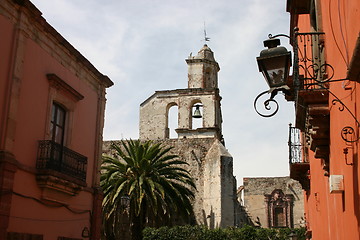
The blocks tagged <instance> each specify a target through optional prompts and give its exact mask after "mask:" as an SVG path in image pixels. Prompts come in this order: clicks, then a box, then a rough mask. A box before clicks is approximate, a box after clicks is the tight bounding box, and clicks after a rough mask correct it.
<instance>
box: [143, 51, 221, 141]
mask: <svg viewBox="0 0 360 240" xmlns="http://www.w3.org/2000/svg"><path fill="white" fill-rule="evenodd" d="M186 63H187V64H188V88H187V89H177V90H167V91H157V92H155V94H153V95H152V96H151V97H150V98H148V99H147V100H146V101H144V102H143V103H142V104H141V105H140V139H166V138H169V128H168V113H169V109H170V108H171V107H172V106H175V105H176V106H177V107H178V128H177V129H176V132H177V134H178V138H204V137H205V138H207V137H215V138H217V139H218V140H220V141H222V140H223V139H222V132H221V123H222V117H221V108H220V100H221V97H220V95H219V89H218V77H217V76H218V72H219V70H220V67H219V64H218V63H217V62H216V61H215V59H214V53H213V52H212V51H211V49H210V48H209V47H208V46H207V45H204V46H203V48H201V49H200V51H199V52H198V54H197V55H196V56H191V55H190V56H189V57H188V59H186ZM149 102H151V103H152V104H149ZM196 106H198V109H200V110H201V112H202V126H201V127H199V128H196V129H194V128H193V116H192V113H193V111H194V108H195V107H196Z"/></svg>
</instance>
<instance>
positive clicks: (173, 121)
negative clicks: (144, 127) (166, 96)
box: [165, 103, 179, 138]
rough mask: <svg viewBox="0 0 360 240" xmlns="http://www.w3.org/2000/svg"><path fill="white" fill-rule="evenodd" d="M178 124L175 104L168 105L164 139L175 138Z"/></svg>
mask: <svg viewBox="0 0 360 240" xmlns="http://www.w3.org/2000/svg"><path fill="white" fill-rule="evenodd" d="M178 126H179V122H178V106H177V105H176V104H175V103H172V104H169V106H168V110H167V126H166V134H165V136H166V138H177V137H178V135H177V132H176V131H175V129H177V128H178Z"/></svg>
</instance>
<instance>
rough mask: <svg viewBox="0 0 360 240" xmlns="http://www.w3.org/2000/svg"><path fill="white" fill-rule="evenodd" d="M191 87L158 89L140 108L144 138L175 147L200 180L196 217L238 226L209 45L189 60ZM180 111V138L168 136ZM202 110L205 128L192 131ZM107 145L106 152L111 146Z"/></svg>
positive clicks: (215, 68) (205, 222)
mask: <svg viewBox="0 0 360 240" xmlns="http://www.w3.org/2000/svg"><path fill="white" fill-rule="evenodd" d="M186 62H187V64H188V67H189V68H188V88H187V89H177V90H167V91H156V92H155V93H154V94H153V95H152V96H151V97H149V98H148V99H147V100H145V101H144V102H143V103H142V104H141V105H140V140H153V141H157V142H162V144H163V145H164V146H172V147H173V149H172V151H173V153H175V154H177V155H178V156H179V157H180V158H181V159H182V160H184V161H186V162H187V163H188V164H189V166H188V168H189V169H188V170H189V171H190V173H191V176H192V177H193V179H194V180H195V184H196V193H195V201H194V211H195V218H196V222H197V223H198V224H203V225H207V226H209V227H210V228H215V227H227V226H234V222H235V214H234V211H235V210H234V209H235V207H234V205H235V201H236V197H235V196H236V193H235V192H236V181H235V178H234V176H233V158H232V156H231V155H230V154H229V152H228V151H227V150H226V148H225V147H224V144H223V138H222V133H221V123H222V117H221V109H220V100H221V97H220V95H219V89H218V79H217V72H218V71H219V70H220V68H219V65H218V63H217V62H216V61H215V59H214V54H213V52H212V51H211V49H210V48H209V47H208V46H207V45H204V47H203V48H202V49H201V50H200V51H199V53H198V54H197V55H196V56H189V58H188V59H186ZM174 106H177V108H178V127H177V129H176V132H177V134H178V136H177V138H175V139H170V138H169V123H168V122H169V117H168V115H169V109H170V108H171V107H174ZM195 106H198V108H201V112H202V126H201V127H200V128H196V129H195V127H193V126H194V125H193V116H192V111H193V110H194V107H195ZM108 144H109V142H107V143H105V145H104V151H106V149H108V148H109V146H108Z"/></svg>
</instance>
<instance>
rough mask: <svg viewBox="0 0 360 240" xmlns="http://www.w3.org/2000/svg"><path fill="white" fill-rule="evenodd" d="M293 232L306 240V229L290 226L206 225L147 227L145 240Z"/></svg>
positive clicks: (264, 239) (278, 236)
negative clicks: (221, 226)
mask: <svg viewBox="0 0 360 240" xmlns="http://www.w3.org/2000/svg"><path fill="white" fill-rule="evenodd" d="M291 232H293V233H295V234H296V235H297V237H298V240H305V229H304V228H297V229H289V228H276V229H275V228H270V229H268V228H255V227H251V226H247V225H246V226H244V227H242V228H217V229H208V228H207V227H205V226H177V227H173V228H170V227H161V228H158V229H155V228H145V230H144V232H143V236H144V238H143V240H219V239H221V240H288V239H289V234H290V233H291Z"/></svg>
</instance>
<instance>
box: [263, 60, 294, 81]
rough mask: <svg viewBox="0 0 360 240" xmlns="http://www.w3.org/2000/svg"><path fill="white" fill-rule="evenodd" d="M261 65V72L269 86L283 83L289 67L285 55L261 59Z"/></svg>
mask: <svg viewBox="0 0 360 240" xmlns="http://www.w3.org/2000/svg"><path fill="white" fill-rule="evenodd" d="M261 65H262V69H261V70H262V73H263V75H264V77H265V79H266V81H267V82H268V84H269V86H270V87H271V88H272V87H279V86H283V85H285V83H286V75H287V73H288V68H289V60H288V56H287V55H285V56H278V57H276V58H275V57H272V58H267V59H262V64H261Z"/></svg>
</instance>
